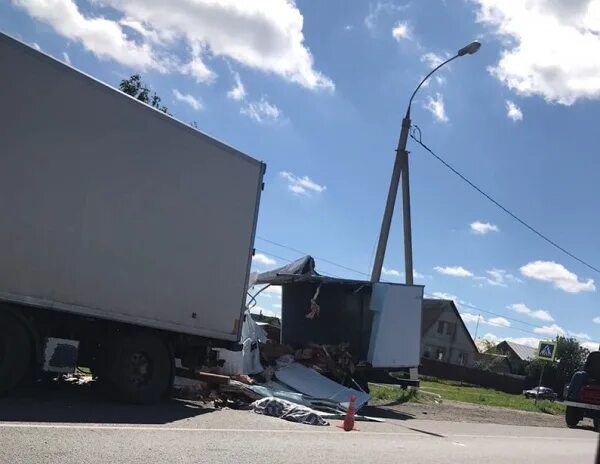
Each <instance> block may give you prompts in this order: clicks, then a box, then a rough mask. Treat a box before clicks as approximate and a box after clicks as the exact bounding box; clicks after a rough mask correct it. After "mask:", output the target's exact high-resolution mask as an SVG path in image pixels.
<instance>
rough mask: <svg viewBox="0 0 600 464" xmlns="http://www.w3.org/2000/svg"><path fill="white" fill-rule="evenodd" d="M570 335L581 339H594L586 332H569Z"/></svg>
mask: <svg viewBox="0 0 600 464" xmlns="http://www.w3.org/2000/svg"><path fill="white" fill-rule="evenodd" d="M569 335H570V336H571V337H575V338H579V339H581V340H591V339H592V337H590V336H589V335H588V334H586V333H585V332H569Z"/></svg>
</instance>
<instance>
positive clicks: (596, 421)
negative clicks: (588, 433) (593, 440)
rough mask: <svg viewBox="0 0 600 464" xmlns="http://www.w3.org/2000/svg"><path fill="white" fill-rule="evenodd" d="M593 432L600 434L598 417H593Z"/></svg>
mask: <svg viewBox="0 0 600 464" xmlns="http://www.w3.org/2000/svg"><path fill="white" fill-rule="evenodd" d="M593 420H594V430H595V431H596V432H598V433H600V418H599V417H594V419H593Z"/></svg>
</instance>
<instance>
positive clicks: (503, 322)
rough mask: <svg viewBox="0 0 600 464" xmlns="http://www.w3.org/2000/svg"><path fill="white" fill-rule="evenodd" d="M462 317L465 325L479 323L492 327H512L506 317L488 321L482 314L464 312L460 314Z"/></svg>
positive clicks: (493, 318)
mask: <svg viewBox="0 0 600 464" xmlns="http://www.w3.org/2000/svg"><path fill="white" fill-rule="evenodd" d="M460 317H461V318H462V320H463V321H464V323H465V324H469V323H472V324H477V322H478V321H479V323H480V324H484V325H490V326H492V327H510V321H509V320H508V319H506V318H504V317H492V318H491V319H486V318H485V317H483V316H482V315H481V314H473V313H462V312H461V313H460Z"/></svg>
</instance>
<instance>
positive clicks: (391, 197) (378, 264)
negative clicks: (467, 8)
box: [371, 42, 481, 285]
mask: <svg viewBox="0 0 600 464" xmlns="http://www.w3.org/2000/svg"><path fill="white" fill-rule="evenodd" d="M480 47H481V44H480V43H479V42H471V43H470V44H469V45H467V46H466V47H463V48H461V49H460V50H459V51H458V52H457V53H456V55H454V56H453V57H452V58H450V59H448V60H446V61H444V62H443V63H441V64H439V65H438V66H436V67H435V68H434V69H433V70H432V71H431V72H430V73H429V74H427V75H426V76H425V77H424V78H423V80H422V81H421V82H420V83H419V85H418V86H417V88H416V89H415V91H414V92H413V93H412V95H411V96H410V100H409V101H408V108H407V109H406V115H405V116H404V119H403V120H402V130H401V132H400V139H399V140H398V148H397V149H396V160H395V161H394V170H393V171H392V180H391V181H390V190H389V192H388V197H387V202H386V204H385V212H384V214H383V221H382V222H381V231H380V233H379V242H378V243H377V253H376V254H375V262H374V264H373V271H372V273H371V282H379V280H380V279H381V270H382V269H383V260H384V259H385V250H386V248H387V243H388V237H389V234H390V227H391V224H392V216H393V215H394V206H395V204H396V197H397V195H398V184H399V183H400V176H402V218H403V226H404V272H405V278H406V283H407V284H409V285H412V284H413V259H412V227H411V218H410V184H409V177H408V152H407V151H406V144H407V142H408V132H409V130H410V125H411V120H410V107H411V105H412V101H413V98H414V97H415V94H416V93H417V91H418V90H419V89H420V88H421V86H422V85H423V83H424V82H425V81H426V80H427V79H429V77H431V75H432V74H433V73H435V72H436V71H437V70H438V69H440V68H441V67H442V66H444V65H446V64H448V63H450V62H451V61H453V60H455V59H456V58H458V57H461V56H464V55H472V54H473V53H476V52H477V50H479V48H480Z"/></svg>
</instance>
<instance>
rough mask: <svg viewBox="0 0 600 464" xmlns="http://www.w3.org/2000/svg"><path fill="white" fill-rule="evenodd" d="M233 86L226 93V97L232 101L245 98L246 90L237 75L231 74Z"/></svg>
mask: <svg viewBox="0 0 600 464" xmlns="http://www.w3.org/2000/svg"><path fill="white" fill-rule="evenodd" d="M233 80H234V82H235V85H234V86H233V87H232V88H231V90H229V91H228V92H227V97H228V98H231V99H232V100H236V101H240V100H243V99H244V98H245V97H246V89H245V87H244V83H243V82H242V79H240V75H239V73H233Z"/></svg>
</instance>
